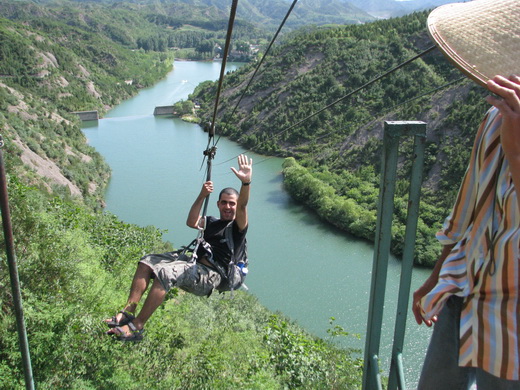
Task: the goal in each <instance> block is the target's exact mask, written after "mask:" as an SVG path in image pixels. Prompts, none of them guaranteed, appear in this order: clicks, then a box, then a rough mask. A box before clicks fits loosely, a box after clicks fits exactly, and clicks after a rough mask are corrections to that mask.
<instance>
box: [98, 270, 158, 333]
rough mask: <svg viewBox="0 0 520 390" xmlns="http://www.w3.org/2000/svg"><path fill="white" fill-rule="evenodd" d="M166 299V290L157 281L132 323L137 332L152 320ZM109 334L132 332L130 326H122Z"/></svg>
mask: <svg viewBox="0 0 520 390" xmlns="http://www.w3.org/2000/svg"><path fill="white" fill-rule="evenodd" d="M165 297H166V290H165V289H164V288H163V286H162V285H161V283H160V282H159V281H158V280H157V279H155V280H154V282H153V284H152V287H151V288H150V292H149V293H148V296H147V297H146V300H145V301H144V304H143V307H142V308H141V311H140V312H139V314H138V315H137V317H136V318H135V319H134V320H132V323H133V324H134V325H135V328H136V329H137V330H140V329H143V327H144V324H145V323H146V321H148V320H149V319H150V317H151V316H152V314H153V313H154V312H155V310H157V308H158V307H159V306H160V305H161V304H162V303H163V301H164V298H165ZM108 333H109V334H117V335H125V336H128V335H131V334H132V331H131V330H130V327H129V326H128V325H124V326H121V327H119V328H116V329H113V330H111V331H109V332H108Z"/></svg>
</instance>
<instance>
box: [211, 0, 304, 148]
mask: <svg viewBox="0 0 520 390" xmlns="http://www.w3.org/2000/svg"><path fill="white" fill-rule="evenodd" d="M297 2H298V0H294V1H293V3H292V4H291V6H290V7H289V10H288V11H287V13H286V14H285V17H284V18H283V20H282V22H281V23H280V26H278V30H276V33H275V34H274V36H273V38H272V39H271V42H270V43H269V46H268V47H267V49H266V51H265V53H264V54H263V55H262V58H261V59H260V61H259V62H258V65H257V66H256V68H255V71H254V72H253V75H252V76H251V78H250V79H249V82H248V83H247V85H246V87H245V88H244V91H243V92H242V95H240V98H239V99H238V102H237V104H236V105H235V108H233V111H232V112H231V117H233V115H234V114H235V112H236V110H237V109H238V106H239V105H240V102H241V101H242V99H243V98H244V96H245V94H246V92H247V90H248V89H249V86H250V85H251V83H252V82H253V79H254V78H255V76H256V74H257V72H258V70H259V69H260V67H261V66H262V64H263V62H264V60H265V57H267V54H269V51H270V50H271V47H272V46H273V44H274V42H275V41H276V38H278V34H280V31H281V30H282V28H283V26H284V25H285V22H286V21H287V19H288V18H289V15H290V14H291V12H292V10H293V8H294V6H295V5H296V3H297ZM220 137H221V135H219V137H218V139H217V142H216V143H215V145H216V144H217V143H218V141H219V140H220Z"/></svg>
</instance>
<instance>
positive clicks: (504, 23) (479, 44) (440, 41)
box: [427, 0, 520, 86]
mask: <svg viewBox="0 0 520 390" xmlns="http://www.w3.org/2000/svg"><path fill="white" fill-rule="evenodd" d="M427 26H428V32H429V34H430V37H431V38H432V40H433V41H434V42H435V44H436V45H437V47H438V48H439V49H440V51H441V52H442V53H443V54H444V55H445V56H446V57H447V58H448V59H449V60H450V61H451V62H453V64H454V65H455V66H456V67H458V68H459V69H460V70H462V72H464V73H465V74H466V75H467V76H469V77H470V78H471V79H473V80H474V81H476V82H477V83H478V84H480V85H483V86H485V85H486V82H487V81H488V80H489V79H490V78H492V77H494V76H496V75H501V76H504V77H509V76H511V75H513V74H518V73H519V72H520V1H518V0H474V1H470V2H466V3H454V4H447V5H443V6H441V7H438V8H436V9H435V10H433V11H432V12H431V13H430V15H429V16H428V21H427Z"/></svg>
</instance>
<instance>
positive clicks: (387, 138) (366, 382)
mask: <svg viewBox="0 0 520 390" xmlns="http://www.w3.org/2000/svg"><path fill="white" fill-rule="evenodd" d="M391 130H392V128H389V127H388V126H387V124H386V123H385V128H384V136H383V161H382V169H381V180H380V189H379V203H378V211H377V225H376V237H375V250H374V261H373V266H372V284H371V287H370V303H369V307H368V320H367V333H366V341H365V359H364V368H363V390H374V389H380V388H381V385H380V384H381V379H380V374H379V367H378V364H377V357H378V356H379V346H380V342H381V327H382V325H383V307H384V300H385V289H386V277H387V271H388V256H389V253H390V243H391V228H392V215H393V212H394V193H395V181H396V172H397V154H398V146H399V135H398V134H393V133H392V131H391Z"/></svg>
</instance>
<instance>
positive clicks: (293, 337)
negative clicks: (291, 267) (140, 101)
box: [0, 1, 361, 390]
mask: <svg viewBox="0 0 520 390" xmlns="http://www.w3.org/2000/svg"><path fill="white" fill-rule="evenodd" d="M0 15H1V16H0V135H1V136H2V138H3V140H4V141H5V147H4V148H3V150H2V152H3V155H4V158H5V163H6V171H7V179H8V183H7V184H8V191H9V196H10V208H11V214H12V225H13V230H14V231H13V235H14V240H15V252H16V255H17V264H18V270H19V275H20V286H21V290H22V295H23V296H22V298H23V304H24V311H25V323H26V328H27V333H28V341H29V349H30V352H31V361H32V367H33V373H34V382H35V384H36V388H38V389H172V388H182V389H201V388H211V389H226V388H265V389H284V388H341V389H348V388H351V389H356V388H359V383H360V376H361V371H360V369H359V368H360V363H359V361H358V360H357V359H356V357H355V356H353V355H352V351H348V350H338V349H337V348H336V347H334V346H333V344H330V343H329V342H328V341H324V340H321V339H316V338H315V337H313V336H311V335H309V334H307V333H306V332H304V331H302V330H301V329H300V328H299V327H298V326H296V325H294V324H292V323H290V322H289V321H287V320H286V319H284V318H283V317H282V316H281V315H275V314H273V313H270V312H268V311H267V310H266V309H265V308H264V307H262V306H261V305H260V304H259V303H258V302H256V300H255V299H254V297H252V296H250V295H248V294H246V293H243V292H237V293H236V297H235V299H233V300H229V299H222V298H221V297H220V296H216V295H217V294H215V296H212V297H211V298H210V299H201V298H197V297H192V296H190V295H188V294H182V293H181V292H179V291H172V292H171V294H170V296H169V299H168V300H167V302H166V303H165V304H164V305H163V306H162V307H161V308H160V309H159V310H158V312H157V313H156V315H155V316H154V317H153V319H152V320H151V321H150V322H149V324H148V325H147V333H146V338H145V341H143V342H141V343H140V344H138V345H135V344H131V345H125V344H121V343H119V342H116V341H115V340H111V339H110V338H109V337H108V336H106V335H105V334H104V332H105V331H106V327H105V326H104V324H103V323H102V320H103V319H104V318H106V317H110V316H112V315H113V314H115V313H116V312H117V310H119V309H121V307H122V305H123V304H124V302H125V300H126V295H127V292H128V286H129V283H130V280H131V277H132V275H133V271H134V269H135V262H136V260H137V259H138V258H139V257H140V256H142V255H144V254H145V253H151V252H160V251H165V250H170V249H171V244H169V243H165V242H163V240H162V232H161V231H159V230H158V229H156V228H154V227H144V228H143V227H137V226H134V225H130V224H125V223H123V222H121V221H119V220H118V219H117V218H116V217H115V216H113V215H111V214H110V213H106V212H103V210H102V207H101V205H102V203H103V190H104V188H105V186H106V183H107V180H108V177H109V168H108V166H107V165H106V163H105V162H104V161H103V159H102V158H101V156H100V155H99V154H98V153H97V152H96V151H95V150H93V149H92V148H91V147H89V146H88V145H87V143H86V140H85V137H84V136H83V133H82V132H81V129H80V126H79V120H78V118H77V117H76V115H74V114H72V112H73V111H83V110H99V111H100V113H101V115H102V114H103V113H104V112H106V110H107V109H109V108H110V107H111V106H113V105H115V104H117V103H119V102H120V101H121V100H122V99H125V98H128V97H130V96H132V95H133V94H135V93H136V92H137V91H138V90H139V88H142V87H146V86H149V85H151V84H153V83H155V82H156V81H158V80H159V79H160V78H162V77H164V75H165V74H166V73H167V72H168V71H169V70H170V69H171V67H172V60H173V56H172V55H171V51H170V50H169V49H166V48H164V47H163V46H162V44H159V42H160V41H161V38H163V37H166V36H169V32H168V31H165V30H167V29H165V26H163V25H160V24H157V23H155V22H151V21H150V19H149V18H147V17H146V14H142V13H139V12H136V11H135V9H132V7H125V6H124V5H123V4H114V5H109V6H107V5H103V4H99V3H84V4H75V3H70V2H60V3H53V4H52V5H50V4H46V5H45V6H42V5H41V4H37V3H33V2H23V1H20V2H18V1H0ZM139 42H141V43H139ZM144 43H150V46H149V47H147V48H144V47H142V46H141V47H140V45H142V44H144ZM166 46H167V45H166ZM192 49H194V48H193V47H192ZM1 246H2V248H1V249H2V251H1V252H0V331H1V332H0V389H6V390H12V389H23V388H24V383H23V379H24V375H23V373H22V363H21V354H20V349H19V345H18V337H17V334H16V321H15V316H14V307H13V296H12V293H11V288H10V278H9V272H8V264H7V260H6V256H5V254H4V253H5V243H2V245H1ZM346 334H347V333H346V332H345V331H344V330H343V329H342V328H341V327H339V326H336V325H335V324H334V322H333V321H332V320H331V329H330V335H331V339H334V338H336V337H341V336H344V335H346Z"/></svg>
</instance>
